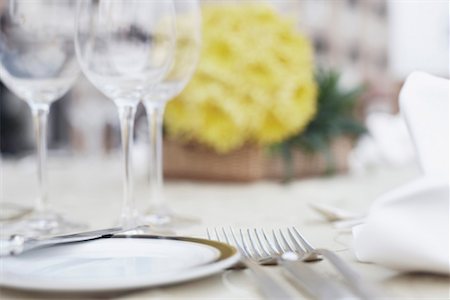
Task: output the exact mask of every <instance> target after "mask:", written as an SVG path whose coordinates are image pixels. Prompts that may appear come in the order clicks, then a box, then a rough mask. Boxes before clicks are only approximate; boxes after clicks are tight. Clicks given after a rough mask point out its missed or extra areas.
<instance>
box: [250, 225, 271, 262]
mask: <svg viewBox="0 0 450 300" xmlns="http://www.w3.org/2000/svg"><path fill="white" fill-rule="evenodd" d="M254 232H255V234H254V235H255V236H256V241H257V242H258V245H259V248H261V250H262V251H263V252H264V255H266V256H271V255H272V254H271V253H270V252H269V251H267V249H266V247H264V245H263V243H262V241H261V239H260V238H259V233H258V230H256V228H255V229H254Z"/></svg>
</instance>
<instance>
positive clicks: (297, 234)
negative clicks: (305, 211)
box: [292, 226, 314, 252]
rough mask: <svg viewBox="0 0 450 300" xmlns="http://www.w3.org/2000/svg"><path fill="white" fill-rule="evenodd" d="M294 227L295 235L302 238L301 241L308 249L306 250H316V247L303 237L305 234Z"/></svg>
mask: <svg viewBox="0 0 450 300" xmlns="http://www.w3.org/2000/svg"><path fill="white" fill-rule="evenodd" d="M292 229H293V230H294V233H295V235H296V236H297V237H298V239H299V240H300V242H301V243H302V245H303V246H304V249H305V250H306V252H312V251H314V247H313V246H312V245H311V244H310V243H308V241H307V240H306V239H305V238H304V237H303V235H302V234H301V233H300V232H299V231H298V230H297V228H295V227H294V226H293V227H292Z"/></svg>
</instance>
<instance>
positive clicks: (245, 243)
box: [239, 229, 252, 257]
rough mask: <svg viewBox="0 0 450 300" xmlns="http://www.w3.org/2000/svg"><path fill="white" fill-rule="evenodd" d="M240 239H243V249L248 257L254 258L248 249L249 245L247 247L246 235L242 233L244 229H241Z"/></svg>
mask: <svg viewBox="0 0 450 300" xmlns="http://www.w3.org/2000/svg"><path fill="white" fill-rule="evenodd" d="M239 237H240V238H241V243H242V248H243V249H244V251H245V252H246V253H247V256H248V257H252V252H251V251H250V249H249V248H248V245H247V242H246V241H245V238H244V233H243V232H242V229H239Z"/></svg>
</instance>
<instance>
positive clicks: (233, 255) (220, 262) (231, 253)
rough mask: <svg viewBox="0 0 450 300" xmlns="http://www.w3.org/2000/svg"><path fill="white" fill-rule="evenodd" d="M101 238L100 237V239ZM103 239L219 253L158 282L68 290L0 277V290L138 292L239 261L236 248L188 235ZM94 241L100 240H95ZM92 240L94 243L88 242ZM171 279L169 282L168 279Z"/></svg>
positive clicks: (198, 277) (197, 275)
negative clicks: (185, 244)
mask: <svg viewBox="0 0 450 300" xmlns="http://www.w3.org/2000/svg"><path fill="white" fill-rule="evenodd" d="M101 239H103V238H101ZM104 239H153V240H155V239H158V240H174V241H183V242H190V243H195V244H202V245H207V246H209V247H212V248H215V249H216V250H218V251H219V256H218V257H217V258H216V259H214V260H212V261H210V262H206V263H203V264H200V265H198V266H195V267H192V268H188V269H185V270H178V271H176V272H175V273H169V274H171V275H166V276H164V277H162V279H160V280H158V279H157V280H155V279H154V278H153V279H147V280H145V279H143V280H135V281H134V282H131V283H130V282H124V283H123V284H122V285H115V286H105V284H103V285H102V286H78V287H76V285H74V284H73V283H71V285H70V287H64V286H61V285H53V286H48V285H44V286H42V285H41V284H42V281H39V282H37V283H36V282H31V284H30V281H21V280H20V278H19V279H17V278H14V279H12V280H8V278H7V276H2V277H3V278H1V277H0V288H2V289H3V288H4V289H12V290H23V291H35V292H46V293H71V294H85V293H101V292H114V291H127V290H138V289H145V288H152V287H159V286H168V285H174V284H178V283H182V282H187V281H192V280H196V279H200V278H204V277H206V276H208V275H213V274H216V273H219V272H220V271H222V270H225V269H226V268H228V267H231V266H233V265H234V264H236V263H237V262H238V261H239V259H240V257H241V256H240V253H239V252H238V251H237V249H236V248H235V247H233V246H231V245H229V244H226V243H222V242H218V241H214V240H208V239H204V238H197V237H188V236H159V235H146V234H136V235H123V234H119V235H114V236H112V237H105V238H104ZM96 240H97V241H98V240H100V239H96ZM91 241H95V240H91ZM84 242H89V241H83V242H79V243H84ZM1 260H2V259H1V258H0V262H1ZM1 272H2V271H1V270H0V273H1ZM170 277H172V279H170Z"/></svg>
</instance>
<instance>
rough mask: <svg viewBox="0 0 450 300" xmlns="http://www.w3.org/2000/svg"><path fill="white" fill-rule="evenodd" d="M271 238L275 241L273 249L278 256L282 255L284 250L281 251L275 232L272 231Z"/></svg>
mask: <svg viewBox="0 0 450 300" xmlns="http://www.w3.org/2000/svg"><path fill="white" fill-rule="evenodd" d="M272 236H273V240H274V241H275V247H276V248H277V250H278V254H283V253H284V249H283V247H281V243H280V241H279V240H278V237H277V235H276V234H275V230H272Z"/></svg>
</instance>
